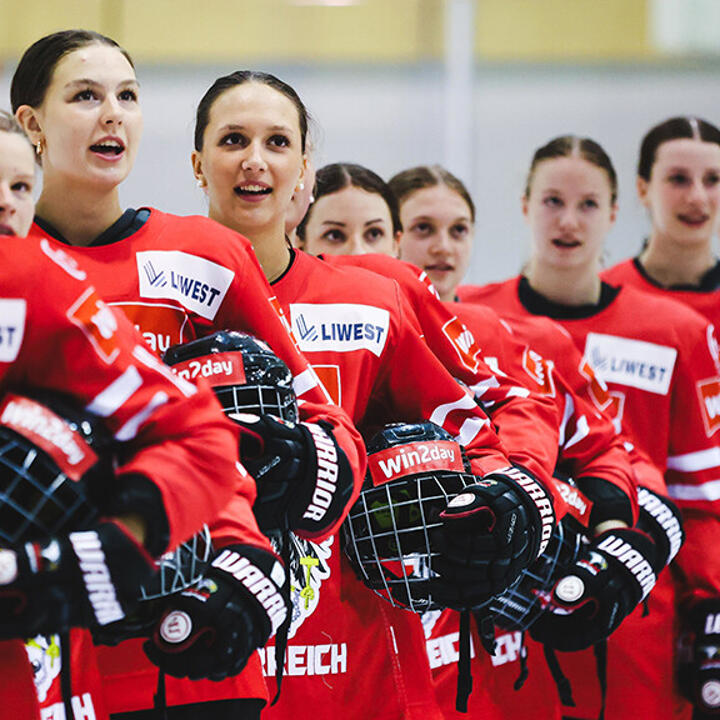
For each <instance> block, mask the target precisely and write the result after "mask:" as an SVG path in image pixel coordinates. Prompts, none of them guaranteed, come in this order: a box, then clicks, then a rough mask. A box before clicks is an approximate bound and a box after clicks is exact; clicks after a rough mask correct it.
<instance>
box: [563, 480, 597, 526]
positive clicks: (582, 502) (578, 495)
mask: <svg viewBox="0 0 720 720" xmlns="http://www.w3.org/2000/svg"><path fill="white" fill-rule="evenodd" d="M553 484H554V485H555V487H556V488H557V491H558V492H559V493H560V496H561V497H562V499H563V500H564V501H565V505H566V507H567V511H568V513H569V514H570V515H572V516H573V517H574V518H575V519H576V520H577V521H578V522H579V523H580V524H581V525H583V527H586V528H587V527H590V513H591V512H592V508H593V502H592V500H590V499H588V498H587V497H586V496H585V495H584V493H582V492H581V491H580V490H578V488H576V487H574V486H573V485H569V484H568V483H566V482H564V481H562V480H558V479H557V478H553Z"/></svg>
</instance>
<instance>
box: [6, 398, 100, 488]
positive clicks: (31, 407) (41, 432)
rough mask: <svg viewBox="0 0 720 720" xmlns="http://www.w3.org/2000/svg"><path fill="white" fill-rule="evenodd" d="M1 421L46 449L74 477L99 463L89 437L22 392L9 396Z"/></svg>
mask: <svg viewBox="0 0 720 720" xmlns="http://www.w3.org/2000/svg"><path fill="white" fill-rule="evenodd" d="M0 423H2V424H3V425H4V426H5V427H8V428H10V429H11V430H14V431H15V432H16V433H17V434H18V435H22V436H23V437H24V438H27V439H28V440H30V442H32V443H34V444H35V445H37V446H38V447H39V448H41V449H42V450H44V451H45V452H46V453H47V454H48V455H49V456H50V457H51V458H52V459H53V460H54V461H55V462H56V463H57V465H58V467H59V468H60V469H61V470H62V471H63V472H64V473H65V474H66V475H67V476H68V477H69V478H71V479H72V480H79V479H80V478H81V477H82V476H83V474H84V473H86V472H87V471H88V470H89V469H90V468H91V467H92V466H93V465H94V464H95V463H96V462H97V455H96V454H95V452H94V450H93V449H92V448H91V447H90V446H89V445H88V444H87V442H86V441H85V439H84V438H83V437H82V435H80V434H79V433H77V432H76V431H75V430H73V429H72V428H71V427H70V425H68V423H66V422H65V420H63V419H62V418H61V417H60V416H59V415H56V414H55V413H54V412H53V411H52V410H50V409H49V408H47V407H46V406H45V405H41V404H40V403H38V402H36V401H35V400H32V399H30V398H27V397H22V396H20V395H6V396H5V398H4V399H3V402H2V404H1V405H0Z"/></svg>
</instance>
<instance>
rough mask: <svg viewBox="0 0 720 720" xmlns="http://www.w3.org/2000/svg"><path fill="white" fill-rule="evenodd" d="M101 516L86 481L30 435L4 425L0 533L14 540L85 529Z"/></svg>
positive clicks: (1, 434)
mask: <svg viewBox="0 0 720 720" xmlns="http://www.w3.org/2000/svg"><path fill="white" fill-rule="evenodd" d="M95 516H96V511H95V508H94V507H93V506H92V505H91V504H90V502H89V500H88V495H87V488H86V485H85V483H84V482H82V481H75V480H71V479H70V478H69V477H68V476H67V475H66V474H65V473H64V472H63V471H62V470H61V469H60V468H59V467H58V465H57V463H55V461H54V460H53V459H52V458H51V457H50V456H49V455H47V454H46V453H45V452H44V451H42V450H41V449H40V448H38V447H37V446H36V445H34V444H33V443H32V442H30V440H28V439H27V438H24V437H22V436H21V435H18V434H17V433H16V432H14V431H13V430H10V429H9V428H7V427H2V426H0V538H2V540H3V541H5V542H9V543H18V542H23V541H27V540H34V539H40V538H45V537H50V536H52V535H56V534H58V533H60V532H63V531H68V530H71V529H79V528H82V527H83V526H85V525H87V524H88V523H90V522H92V520H93V519H94V518H95Z"/></svg>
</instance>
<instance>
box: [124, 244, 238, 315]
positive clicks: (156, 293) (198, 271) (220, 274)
mask: <svg viewBox="0 0 720 720" xmlns="http://www.w3.org/2000/svg"><path fill="white" fill-rule="evenodd" d="M136 259H137V270H138V283H139V288H140V295H141V297H149V298H169V299H172V300H176V301H177V302H179V303H181V304H182V305H183V306H184V307H186V308H187V309H188V310H190V311H192V312H194V313H197V314H198V315H200V316H201V317H204V318H206V319H208V320H213V319H214V318H215V315H216V314H217V311H218V308H219V307H220V305H221V303H222V301H223V300H224V298H225V295H226V293H227V291H228V288H229V287H230V284H231V283H232V281H233V278H234V277H235V273H234V272H233V271H232V270H230V269H228V268H226V267H223V266H222V265H218V264H217V263H214V262H212V261H210V260H206V259H205V258H201V257H198V256H197V255H190V254H189V253H184V252H180V251H178V250H146V251H143V252H138V253H137V255H136Z"/></svg>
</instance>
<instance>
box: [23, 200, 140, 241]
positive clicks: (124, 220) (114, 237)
mask: <svg viewBox="0 0 720 720" xmlns="http://www.w3.org/2000/svg"><path fill="white" fill-rule="evenodd" d="M149 217H150V209H149V208H140V209H139V210H135V209H133V208H129V209H127V210H126V211H125V212H124V213H123V214H122V215H121V216H120V217H119V218H118V219H117V220H116V221H115V222H114V223H113V224H112V225H111V226H110V227H109V228H107V230H104V231H103V232H101V233H100V234H99V235H98V236H97V237H96V238H95V239H94V240H93V241H92V242H91V243H90V244H89V245H88V246H87V247H99V246H101V245H111V244H112V243H116V242H119V241H120V240H125V239H126V238H129V237H130V236H131V235H134V234H135V233H136V232H137V231H138V230H139V229H140V228H141V227H142V226H143V225H144V224H145V223H146V222H147V220H148V218H149ZM35 222H36V223H37V225H38V227H40V228H42V230H43V231H44V232H46V233H47V234H48V235H50V237H52V238H53V239H54V240H57V241H58V242H61V243H64V244H65V245H70V243H69V242H68V241H67V239H66V238H64V237H63V236H62V234H61V233H60V231H59V230H57V228H55V227H54V226H53V225H51V224H50V223H49V222H48V221H47V220H43V219H42V218H41V217H39V216H38V215H36V216H35Z"/></svg>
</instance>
